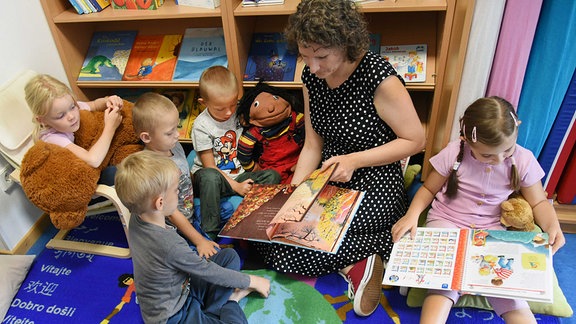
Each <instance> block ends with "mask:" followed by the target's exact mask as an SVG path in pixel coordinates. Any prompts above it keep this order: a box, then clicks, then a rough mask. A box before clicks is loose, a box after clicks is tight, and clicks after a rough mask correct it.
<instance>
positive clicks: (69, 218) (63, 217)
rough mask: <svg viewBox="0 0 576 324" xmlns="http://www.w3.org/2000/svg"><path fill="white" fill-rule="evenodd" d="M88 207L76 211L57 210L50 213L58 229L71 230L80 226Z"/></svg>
mask: <svg viewBox="0 0 576 324" xmlns="http://www.w3.org/2000/svg"><path fill="white" fill-rule="evenodd" d="M87 210H88V208H87V207H86V208H80V209H79V210H74V211H55V212H51V213H50V220H51V221H52V224H54V227H56V228H57V229H61V230H62V229H63V230H70V229H73V228H75V227H78V226H79V225H80V224H82V222H83V221H84V217H86V212H87Z"/></svg>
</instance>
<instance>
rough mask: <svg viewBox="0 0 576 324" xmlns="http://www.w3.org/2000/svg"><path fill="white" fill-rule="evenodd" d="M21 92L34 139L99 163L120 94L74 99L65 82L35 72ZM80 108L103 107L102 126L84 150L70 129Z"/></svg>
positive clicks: (117, 120)
mask: <svg viewBox="0 0 576 324" xmlns="http://www.w3.org/2000/svg"><path fill="white" fill-rule="evenodd" d="M25 93H26V102H27V103H28V106H29V107H30V110H31V111H32V114H33V115H34V119H33V121H34V123H35V124H36V129H35V131H34V140H35V141H38V140H40V141H43V142H47V143H52V144H56V145H58V146H61V147H65V148H67V149H68V150H70V151H72V153H74V155H76V156H78V158H80V159H81V160H83V161H84V162H86V163H87V164H89V165H90V166H91V167H93V168H97V167H98V166H100V164H101V163H102V161H103V160H104V158H105V157H106V154H107V153H108V149H109V148H110V143H111V142H112V138H113V136H114V133H115V132H116V129H117V128H118V126H119V125H120V122H121V121H122V115H121V114H120V110H121V109H122V104H123V101H122V99H121V98H120V97H118V96H109V97H105V98H99V99H96V100H94V101H90V102H81V101H77V100H76V98H75V96H74V94H73V93H72V90H70V88H68V86H66V85H65V84H64V83H62V82H60V81H59V80H57V79H55V78H53V77H51V76H49V75H46V74H39V75H37V76H35V77H33V78H32V79H31V80H30V81H28V83H27V84H26V87H25ZM80 109H82V110H88V111H104V130H103V131H102V134H101V135H100V138H98V140H97V141H96V143H95V144H94V145H93V146H92V147H91V148H90V149H88V150H86V149H84V148H82V147H80V146H78V145H76V144H75V143H74V132H76V131H77V130H78V129H79V128H80ZM111 177H112V179H113V178H114V175H113V174H111ZM107 184H109V183H107Z"/></svg>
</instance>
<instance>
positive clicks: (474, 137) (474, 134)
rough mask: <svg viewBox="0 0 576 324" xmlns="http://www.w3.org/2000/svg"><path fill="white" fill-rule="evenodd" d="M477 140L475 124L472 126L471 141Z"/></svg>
mask: <svg viewBox="0 0 576 324" xmlns="http://www.w3.org/2000/svg"><path fill="white" fill-rule="evenodd" d="M477 141H478V138H477V137H476V126H474V128H472V143H476V142H477Z"/></svg>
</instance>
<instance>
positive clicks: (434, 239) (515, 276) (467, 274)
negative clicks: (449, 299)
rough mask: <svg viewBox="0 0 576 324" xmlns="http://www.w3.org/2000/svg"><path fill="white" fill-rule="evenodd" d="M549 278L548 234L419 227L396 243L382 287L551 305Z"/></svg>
mask: <svg viewBox="0 0 576 324" xmlns="http://www.w3.org/2000/svg"><path fill="white" fill-rule="evenodd" d="M553 273H554V271H553V268H552V253H551V247H550V245H549V243H548V234H546V233H536V232H517V231H504V230H478V229H455V228H423V227H419V228H418V229H417V232H416V235H415V237H414V239H410V235H409V234H406V235H405V236H403V237H402V238H401V239H400V240H399V241H398V242H396V243H395V244H394V246H393V248H392V252H391V254H390V259H389V261H388V266H387V268H386V272H385V273H384V280H383V284H386V285H394V286H405V287H418V288H429V289H441V290H458V291H460V292H461V293H464V294H476V295H483V296H493V297H501V298H513V299H516V298H519V299H525V300H529V301H538V302H548V303H551V302H552V297H553V285H552V283H553Z"/></svg>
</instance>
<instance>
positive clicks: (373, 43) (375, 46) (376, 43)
mask: <svg viewBox="0 0 576 324" xmlns="http://www.w3.org/2000/svg"><path fill="white" fill-rule="evenodd" d="M370 52H372V53H376V54H380V34H375V33H370Z"/></svg>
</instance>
